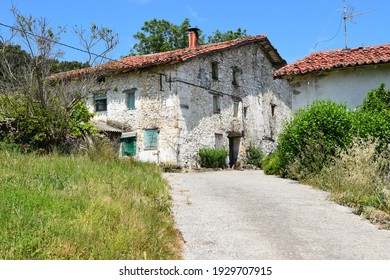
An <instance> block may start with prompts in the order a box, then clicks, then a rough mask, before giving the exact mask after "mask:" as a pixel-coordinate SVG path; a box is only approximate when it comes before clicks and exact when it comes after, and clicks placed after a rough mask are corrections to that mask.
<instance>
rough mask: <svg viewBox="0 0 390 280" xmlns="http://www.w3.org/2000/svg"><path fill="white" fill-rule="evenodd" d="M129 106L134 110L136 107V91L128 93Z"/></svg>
mask: <svg viewBox="0 0 390 280" xmlns="http://www.w3.org/2000/svg"><path fill="white" fill-rule="evenodd" d="M127 108H129V109H131V110H134V109H135V93H134V92H129V93H128V94H127Z"/></svg>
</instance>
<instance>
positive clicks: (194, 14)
mask: <svg viewBox="0 0 390 280" xmlns="http://www.w3.org/2000/svg"><path fill="white" fill-rule="evenodd" d="M187 10H188V11H189V12H190V15H191V17H193V18H194V19H196V20H199V21H205V20H206V19H205V18H203V17H201V16H199V14H198V12H196V11H195V10H194V9H193V8H192V7H191V6H188V7H187Z"/></svg>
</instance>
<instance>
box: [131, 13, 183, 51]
mask: <svg viewBox="0 0 390 280" xmlns="http://www.w3.org/2000/svg"><path fill="white" fill-rule="evenodd" d="M188 28H190V20H189V19H188V18H186V19H184V21H183V22H182V23H181V24H180V25H176V24H173V23H171V22H169V21H167V20H164V19H163V20H158V19H153V20H151V21H145V23H144V25H143V26H142V27H141V30H142V31H140V32H137V33H136V34H135V35H134V36H133V37H134V38H135V39H137V40H139V43H137V44H135V45H134V47H133V49H132V50H131V51H130V53H131V54H133V55H134V54H140V55H142V54H151V53H159V52H166V51H170V50H176V49H182V48H185V47H187V46H188V35H187V29H188Z"/></svg>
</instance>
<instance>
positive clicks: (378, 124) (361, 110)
mask: <svg viewBox="0 0 390 280" xmlns="http://www.w3.org/2000/svg"><path fill="white" fill-rule="evenodd" d="M384 86H385V85H384V84H381V85H380V86H379V88H377V89H373V90H371V91H370V92H368V93H367V98H366V99H365V100H364V102H363V104H362V105H361V106H359V107H358V108H357V110H356V112H355V118H354V130H355V134H356V135H357V136H359V137H361V138H366V139H367V138H368V137H371V136H372V137H374V138H376V139H378V140H379V141H378V151H383V150H384V149H386V148H387V145H388V143H390V91H389V90H385V88H384Z"/></svg>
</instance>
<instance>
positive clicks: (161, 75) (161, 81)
mask: <svg viewBox="0 0 390 280" xmlns="http://www.w3.org/2000/svg"><path fill="white" fill-rule="evenodd" d="M163 77H164V74H160V91H164V87H163Z"/></svg>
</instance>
